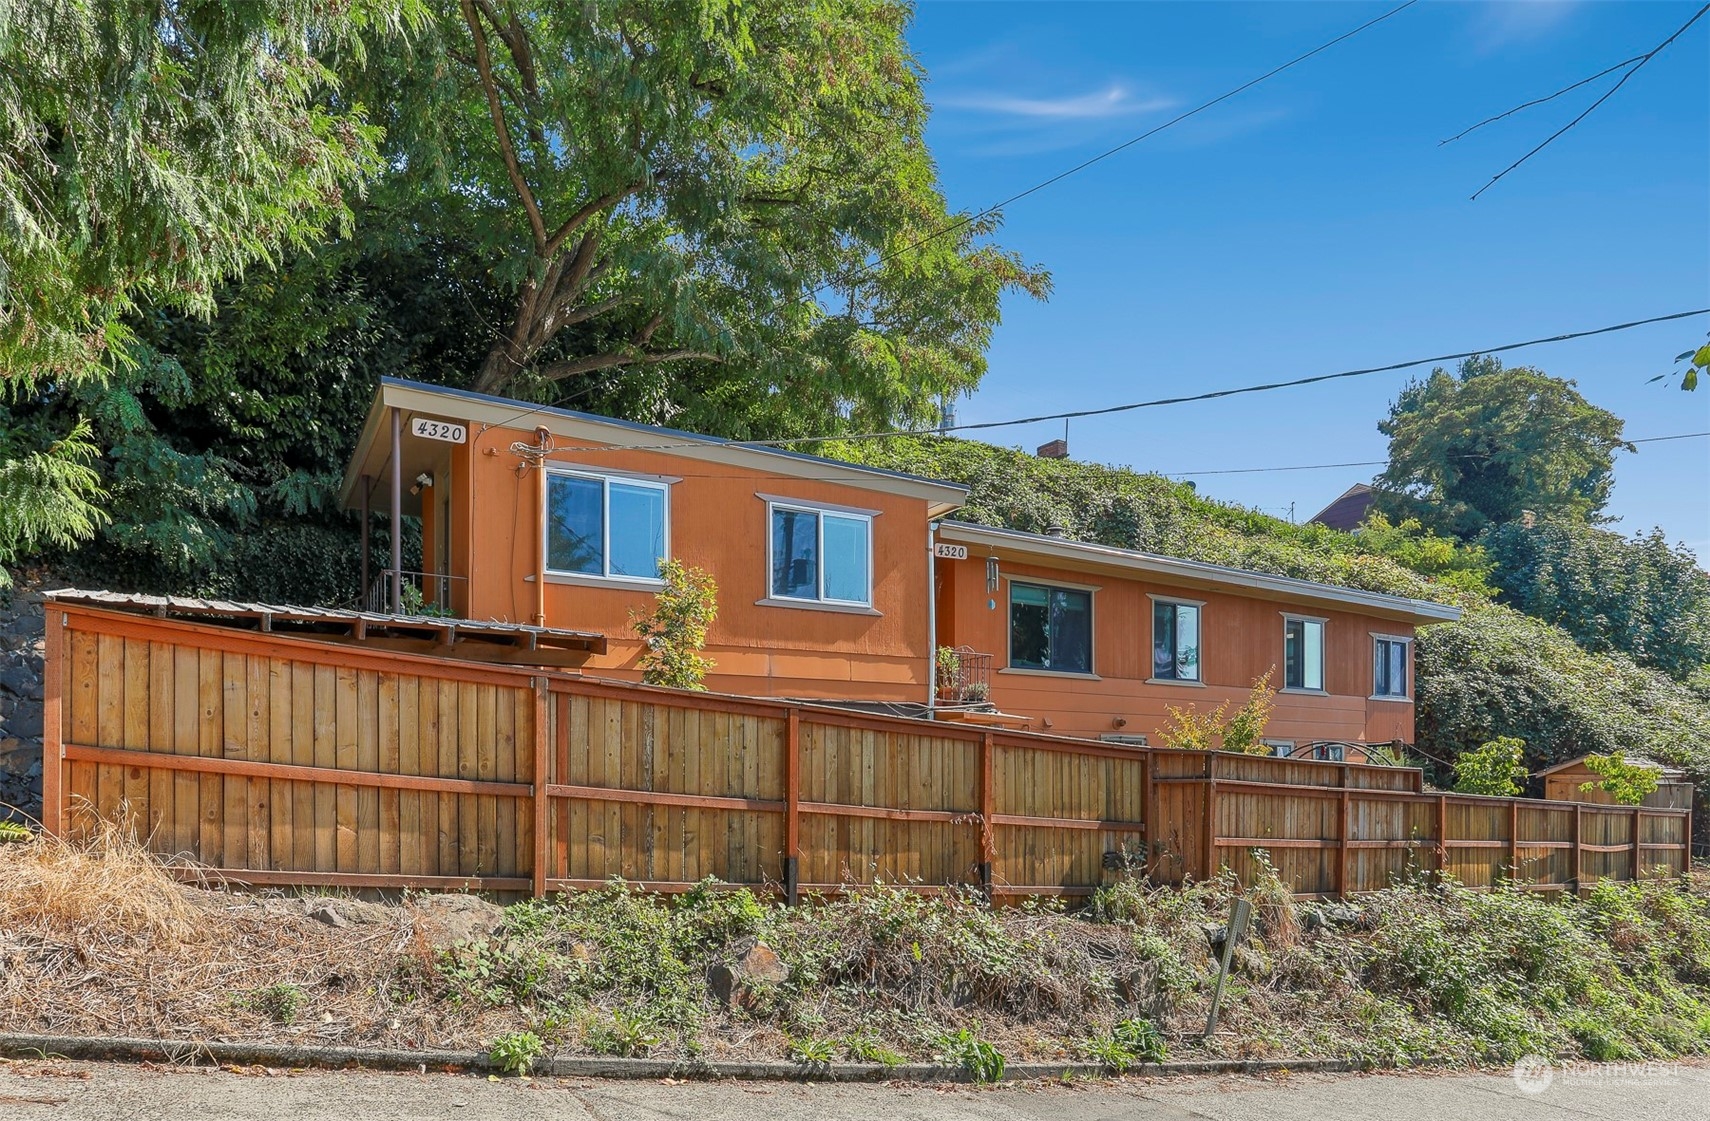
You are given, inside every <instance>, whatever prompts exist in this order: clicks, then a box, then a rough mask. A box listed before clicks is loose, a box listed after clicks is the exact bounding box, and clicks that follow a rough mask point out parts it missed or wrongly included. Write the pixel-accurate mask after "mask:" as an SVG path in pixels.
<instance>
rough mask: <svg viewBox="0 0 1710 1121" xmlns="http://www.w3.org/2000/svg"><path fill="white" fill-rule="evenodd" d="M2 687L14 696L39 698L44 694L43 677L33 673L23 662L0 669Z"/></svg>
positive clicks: (0, 684)
mask: <svg viewBox="0 0 1710 1121" xmlns="http://www.w3.org/2000/svg"><path fill="white" fill-rule="evenodd" d="M0 689H4V690H6V691H7V692H8V693H10V694H12V695H13V696H14V697H29V698H32V699H39V698H40V697H41V695H42V687H41V679H40V678H39V677H37V676H36V675H35V674H33V673H31V672H30V670H29V667H28V666H26V665H25V664H24V663H23V662H17V663H15V664H13V665H11V666H9V667H7V668H6V669H5V670H0Z"/></svg>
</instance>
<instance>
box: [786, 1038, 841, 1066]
mask: <svg viewBox="0 0 1710 1121" xmlns="http://www.w3.org/2000/svg"><path fill="white" fill-rule="evenodd" d="M785 1046H786V1049H787V1050H788V1052H789V1055H790V1058H791V1059H793V1060H794V1061H796V1062H798V1063H801V1064H802V1065H804V1066H812V1067H825V1066H830V1065H831V1061H832V1060H833V1059H835V1058H837V1041H836V1040H834V1039H811V1038H810V1039H791V1040H788V1041H787V1042H786V1044H785Z"/></svg>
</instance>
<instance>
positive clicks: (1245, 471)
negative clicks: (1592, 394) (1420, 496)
mask: <svg viewBox="0 0 1710 1121" xmlns="http://www.w3.org/2000/svg"><path fill="white" fill-rule="evenodd" d="M1705 436H1710V432H1680V433H1676V434H1675V435H1673V436H1646V437H1645V438H1644V439H1642V440H1627V441H1626V443H1629V444H1660V443H1662V442H1663V441H1665V440H1696V439H1700V438H1702V437H1705ZM1491 455H1492V453H1491V452H1472V453H1468V454H1467V455H1464V456H1460V457H1458V458H1462V459H1488V458H1490V456H1491ZM1388 462H1389V461H1388V460H1387V459H1361V460H1356V461H1354V462H1352V463H1301V464H1296V465H1294V466H1290V467H1223V468H1218V469H1215V470H1211V471H1151V472H1147V473H1148V474H1153V475H1167V476H1169V477H1171V478H1176V477H1184V478H1185V477H1187V476H1190V475H1254V474H1258V473H1260V472H1265V473H1269V472H1271V471H1327V470H1329V469H1330V468H1333V467H1382V466H1385V465H1386V464H1388Z"/></svg>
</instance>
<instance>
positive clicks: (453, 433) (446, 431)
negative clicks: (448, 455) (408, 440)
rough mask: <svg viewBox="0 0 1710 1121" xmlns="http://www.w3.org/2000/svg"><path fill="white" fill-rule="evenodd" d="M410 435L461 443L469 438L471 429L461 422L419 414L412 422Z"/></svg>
mask: <svg viewBox="0 0 1710 1121" xmlns="http://www.w3.org/2000/svg"><path fill="white" fill-rule="evenodd" d="M410 435H412V436H420V437H422V438H423V439H426V440H444V441H445V442H446V443H448V444H461V443H464V442H465V441H467V440H468V439H469V429H468V428H466V427H465V426H463V425H461V424H452V423H451V422H450V421H448V420H429V419H428V418H427V417H422V416H419V417H417V418H416V419H414V420H412V421H411V422H410Z"/></svg>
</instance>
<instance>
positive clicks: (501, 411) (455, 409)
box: [339, 378, 968, 517]
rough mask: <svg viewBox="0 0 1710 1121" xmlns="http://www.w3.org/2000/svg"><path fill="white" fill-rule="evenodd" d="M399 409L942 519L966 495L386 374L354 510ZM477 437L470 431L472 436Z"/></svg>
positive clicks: (368, 428) (381, 465) (776, 451)
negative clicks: (661, 455)
mask: <svg viewBox="0 0 1710 1121" xmlns="http://www.w3.org/2000/svg"><path fill="white" fill-rule="evenodd" d="M394 407H396V408H398V409H401V410H403V412H404V414H405V416H406V423H407V418H409V417H411V416H413V415H422V416H429V417H440V418H450V419H454V420H461V421H467V422H469V423H471V424H476V425H487V426H490V427H494V428H521V429H529V430H532V429H535V428H545V429H546V430H547V431H548V432H551V433H552V434H553V435H554V436H561V437H564V438H565V439H570V440H583V441H587V442H588V443H596V444H607V445H610V446H611V447H614V448H636V449H647V448H657V449H658V450H661V451H664V452H668V453H669V454H671V455H676V456H681V457H683V458H685V459H696V460H701V461H704V462H711V463H722V464H728V465H731V466H738V467H747V468H751V469H754V470H757V471H766V472H770V473H772V474H775V475H782V476H794V477H799V478H807V479H814V480H817V481H820V482H831V483H842V484H844V485H846V486H854V487H861V488H864V489H867V490H877V491H884V492H887V493H891V494H902V495H908V496H910V497H913V498H921V499H925V500H926V501H927V503H928V504H929V505H928V513H929V516H931V517H939V516H941V515H943V514H947V513H949V512H951V511H952V510H955V509H957V508H959V507H960V506H961V505H962V503H963V502H964V501H966V499H967V497H968V488H967V487H964V486H959V485H957V484H954V483H945V482H940V481H939V480H936V479H923V478H920V477H919V476H916V475H905V474H903V473H902V472H900V471H886V470H883V469H881V468H878V467H863V466H860V465H857V464H853V463H844V462H841V461H840V460H835V459H825V458H823V457H821V456H817V455H805V454H803V453H801V452H793V451H785V450H784V449H782V448H774V447H766V446H763V445H755V444H743V443H733V442H730V441H728V440H723V439H720V438H718V437H716V436H703V435H699V434H697V433H693V432H681V431H678V430H677V429H674V428H660V427H657V426H654V425H650V424H638V423H636V422H634V421H628V420H614V419H613V418H611V417H604V416H595V415H594V414H592V413H581V412H576V411H575V410H573V409H561V408H556V407H553V406H543V405H531V404H529V403H527V402H526V401H515V400H512V399H510V398H508V397H495V396H492V395H491V394H487V393H475V392H472V391H470V390H466V389H448V388H446V387H445V386H440V385H427V384H425V383H423V382H415V381H405V380H403V379H401V378H381V379H380V385H379V387H378V388H377V389H376V390H375V393H374V402H373V404H372V405H371V406H370V407H369V409H368V420H367V423H365V424H364V425H363V427H362V435H361V436H360V437H359V438H358V440H357V444H356V450H355V452H353V453H352V455H351V458H350V464H349V465H348V466H347V467H346V468H345V476H344V484H343V486H342V488H341V489H340V491H339V500H340V501H341V502H342V503H343V505H344V506H345V507H347V508H354V507H355V506H356V505H357V503H358V497H357V494H356V491H357V483H358V480H359V479H360V477H361V476H362V475H364V474H367V475H370V476H374V477H378V476H379V475H381V474H382V473H383V471H384V470H385V466H386V458H387V456H388V455H389V454H390V447H391V441H390V432H389V430H388V426H387V424H386V411H387V410H388V409H390V408H394ZM474 435H475V434H474V433H471V434H470V437H471V439H473V438H474ZM661 445H669V446H668V447H662V446H661Z"/></svg>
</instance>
